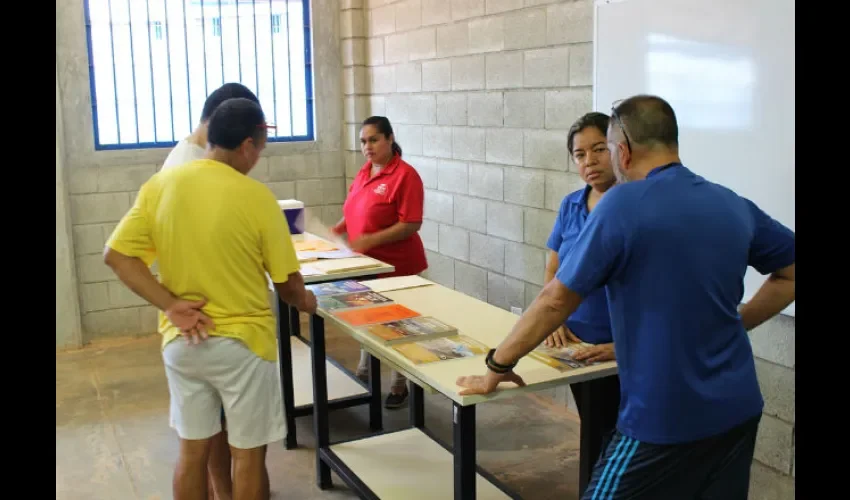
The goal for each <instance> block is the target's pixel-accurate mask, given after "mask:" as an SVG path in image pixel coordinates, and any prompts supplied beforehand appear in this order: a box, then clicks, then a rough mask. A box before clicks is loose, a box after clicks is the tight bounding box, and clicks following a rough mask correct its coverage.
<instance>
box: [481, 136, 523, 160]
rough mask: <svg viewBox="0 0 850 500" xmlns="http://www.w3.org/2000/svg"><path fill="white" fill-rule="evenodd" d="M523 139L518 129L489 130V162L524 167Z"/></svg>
mask: <svg viewBox="0 0 850 500" xmlns="http://www.w3.org/2000/svg"><path fill="white" fill-rule="evenodd" d="M523 137H524V135H523V131H522V129H518V128H490V129H487V155H486V156H487V162H488V163H501V164H503V165H522V161H523V158H522V148H523V144H522V143H523Z"/></svg>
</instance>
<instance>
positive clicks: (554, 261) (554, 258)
mask: <svg viewBox="0 0 850 500" xmlns="http://www.w3.org/2000/svg"><path fill="white" fill-rule="evenodd" d="M559 265H560V262H558V252H555V251H554V250H549V258H548V259H547V260H546V270H545V271H544V272H543V284H544V285H546V284H548V283H549V282H550V281H552V278H554V277H555V273H557V272H558V266H559Z"/></svg>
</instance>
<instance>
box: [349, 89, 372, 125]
mask: <svg viewBox="0 0 850 500" xmlns="http://www.w3.org/2000/svg"><path fill="white" fill-rule="evenodd" d="M343 113H344V114H343V120H345V121H346V122H347V123H361V122H362V121H363V120H365V119H366V118H367V117H368V116H369V97H367V96H364V95H358V96H353V95H347V96H345V108H344V112H343Z"/></svg>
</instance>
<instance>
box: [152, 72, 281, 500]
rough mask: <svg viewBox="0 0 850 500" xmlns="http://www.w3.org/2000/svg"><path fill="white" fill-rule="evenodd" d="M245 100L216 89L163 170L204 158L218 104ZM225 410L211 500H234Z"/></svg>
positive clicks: (210, 472)
mask: <svg viewBox="0 0 850 500" xmlns="http://www.w3.org/2000/svg"><path fill="white" fill-rule="evenodd" d="M238 97H242V98H245V99H250V100H251V101H254V102H256V103H257V104H259V103H260V100H259V99H257V96H256V95H254V93H253V92H251V90H250V89H248V87H246V86H244V85H242V84H241V83H233V82H231V83H225V84H224V85H222V86H221V87H219V88H217V89H215V90H214V91H213V92H212V94H210V95H209V96H208V97H207V99H206V101H205V102H204V109H203V110H202V111H201V121H200V123H198V126H197V127H195V130H193V131H192V133H191V134H189V135H188V136H186V137H185V138H183V139H182V140H181V141H180V142H178V143H177V145H176V146H174V149H172V150H171V152H170V153H168V157H167V158H166V159H165V162H164V163H163V165H162V169H161V170H165V169H169V168H174V167H178V166H180V165H184V164H186V163H189V162H190V161H192V160H198V159H202V158H204V156H205V154H206V149H207V126H208V125H209V121H210V117H212V114H213V112H214V111H215V110H216V109H218V107H219V105H220V104H221V103H223V102H224V101H226V100H228V99H234V98H238ZM225 424H226V422H225V418H224V408H222V410H221V429H222V430H221V432H220V433H219V434H217V435H216V436H213V437H212V439H211V440H210V441H211V442H210V455H209V458H208V459H207V478H208V483H207V491H208V492H209V500H229V499H231V498H232V497H233V478H232V476H231V470H232V463H231V461H232V458H231V454H230V445H229V444H228V441H227V429H226V427H225ZM263 471H264V472H263V474H264V475H265V477H264V478H263V480H264V487H265V498H268V497H269V493H270V492H269V477H268V472H267V471H266V469H265V468H264V469H263Z"/></svg>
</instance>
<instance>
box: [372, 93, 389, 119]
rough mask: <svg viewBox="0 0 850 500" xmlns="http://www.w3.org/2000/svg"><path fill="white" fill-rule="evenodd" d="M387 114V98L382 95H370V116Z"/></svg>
mask: <svg viewBox="0 0 850 500" xmlns="http://www.w3.org/2000/svg"><path fill="white" fill-rule="evenodd" d="M386 114H387V98H386V97H384V96H382V95H370V96H369V116H375V115H377V116H384V115H386Z"/></svg>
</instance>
